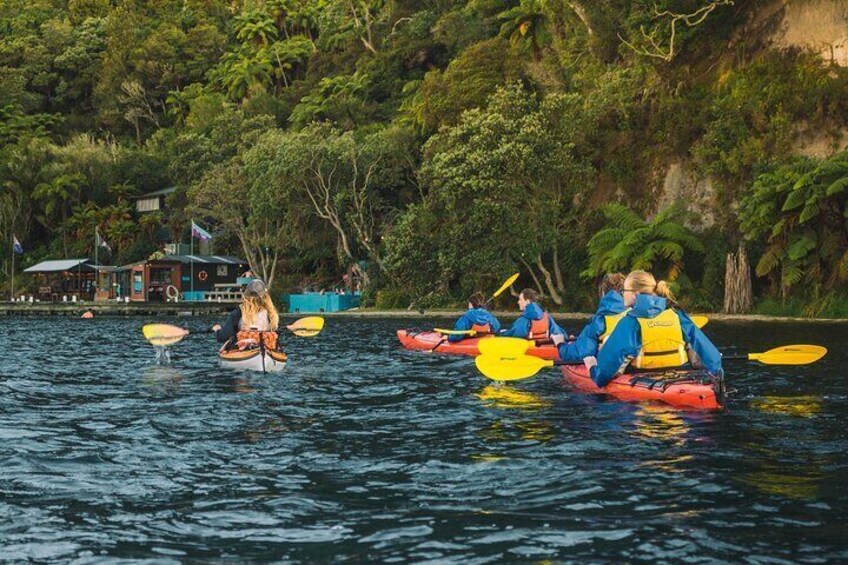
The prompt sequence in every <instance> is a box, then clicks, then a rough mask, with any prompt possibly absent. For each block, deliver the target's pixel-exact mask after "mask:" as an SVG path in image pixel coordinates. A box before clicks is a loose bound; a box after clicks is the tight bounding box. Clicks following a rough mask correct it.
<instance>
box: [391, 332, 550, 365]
mask: <svg viewBox="0 0 848 565" xmlns="http://www.w3.org/2000/svg"><path fill="white" fill-rule="evenodd" d="M397 336H398V339H399V340H400V342H401V344H402V345H403V346H404V347H405V348H407V349H411V350H413V351H433V352H435V353H447V354H450V355H470V356H477V355H480V350H479V349H478V348H477V344H478V343H480V340H481V339H489V338H491V337H494V336H488V335H487V336H483V337H469V338H466V339H463V340H462V341H456V342H450V341H448V336H446V335H442V334H440V333H439V332H419V331H415V330H398V331H397ZM527 355H533V356H534V357H541V358H542V359H554V360H555V359H557V358H558V356H557V348H556V346H555V345H554V344H553V343H541V344H536V345H534V346H531V347H530V348H529V349H528V350H527Z"/></svg>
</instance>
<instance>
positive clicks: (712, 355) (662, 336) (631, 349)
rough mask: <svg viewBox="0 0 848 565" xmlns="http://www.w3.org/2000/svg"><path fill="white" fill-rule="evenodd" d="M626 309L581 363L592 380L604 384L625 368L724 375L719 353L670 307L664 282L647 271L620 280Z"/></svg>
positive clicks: (686, 319)
mask: <svg viewBox="0 0 848 565" xmlns="http://www.w3.org/2000/svg"><path fill="white" fill-rule="evenodd" d="M623 296H624V305H625V306H627V307H629V308H630V311H629V312H628V313H627V315H626V316H624V317H623V318H622V319H621V321H620V322H618V324H617V325H616V326H615V330H613V332H612V334H611V335H610V337H609V339H608V340H607V341H606V343H605V344H604V346H603V347H602V348H601V350H600V352H599V353H598V356H597V359H596V358H595V357H594V356H587V357H586V358H585V359H583V362H584V363H585V364H586V367H587V368H588V369H589V374H590V375H591V377H592V380H593V381H594V382H595V384H596V385H598V386H599V387H604V386H606V384H607V383H609V382H610V381H611V380H612V379H613V378H614V377H615V376H616V375H617V374H619V373H621V372H623V371H624V369H626V368H627V366H628V365H630V366H632V367H634V368H636V369H639V370H648V371H650V370H660V369H670V368H674V367H683V366H687V365H689V366H692V367H697V368H704V369H706V370H707V371H709V372H710V373H712V374H715V375H721V374H723V373H724V371H723V369H722V367H721V353H719V352H718V349H716V347H715V345H713V343H712V342H711V341H710V340H709V338H707V336H706V335H704V332H702V331H701V330H700V329H699V328H698V327H697V326H696V325H695V324H694V323H693V322H692V320H691V319H689V316H688V315H687V314H686V313H685V312H683V311H682V310H679V309H677V308H673V307H672V306H674V297H673V296H672V295H671V291H670V290H669V288H668V285H667V284H666V282H665V281H660V282H657V281H656V279H654V276H653V275H651V274H650V273H647V272H645V271H633V272H632V273H630V274H629V275H627V278H626V279H625V280H624V290H623Z"/></svg>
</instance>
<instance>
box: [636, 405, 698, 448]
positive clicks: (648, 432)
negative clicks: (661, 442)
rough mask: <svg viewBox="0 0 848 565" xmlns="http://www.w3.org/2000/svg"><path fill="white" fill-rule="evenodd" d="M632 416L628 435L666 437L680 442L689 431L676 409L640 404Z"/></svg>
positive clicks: (687, 425) (644, 437) (653, 437)
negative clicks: (631, 426) (631, 427)
mask: <svg viewBox="0 0 848 565" xmlns="http://www.w3.org/2000/svg"><path fill="white" fill-rule="evenodd" d="M634 416H635V419H634V420H633V429H632V430H631V432H630V435H632V436H634V437H637V438H640V439H666V440H672V441H673V442H674V443H677V444H682V443H684V441H685V439H686V434H688V433H689V424H687V423H686V420H684V419H683V417H682V416H681V413H680V412H679V411H678V410H674V409H670V408H666V407H664V406H659V405H652V404H642V405H640V406H639V409H638V410H636V413H635V414H634Z"/></svg>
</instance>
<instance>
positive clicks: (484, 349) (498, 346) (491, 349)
mask: <svg viewBox="0 0 848 565" xmlns="http://www.w3.org/2000/svg"><path fill="white" fill-rule="evenodd" d="M532 344H533V342H532V341H529V340H526V339H521V338H519V337H487V338H486V339H481V340H480V342H479V343H478V344H477V349H478V350H479V351H480V353H481V354H482V355H500V356H502V357H518V356H519V355H524V354H525V353H527V350H528V349H529V348H530V346H531V345H532Z"/></svg>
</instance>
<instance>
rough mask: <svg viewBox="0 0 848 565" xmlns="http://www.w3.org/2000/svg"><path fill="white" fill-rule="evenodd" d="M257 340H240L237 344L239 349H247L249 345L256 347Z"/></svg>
mask: <svg viewBox="0 0 848 565" xmlns="http://www.w3.org/2000/svg"><path fill="white" fill-rule="evenodd" d="M256 343H257V342H256V340H255V339H240V340H238V341H237V342H236V345H237V346H238V348H239V349H245V348H246V347H247V346H248V345H256Z"/></svg>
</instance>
